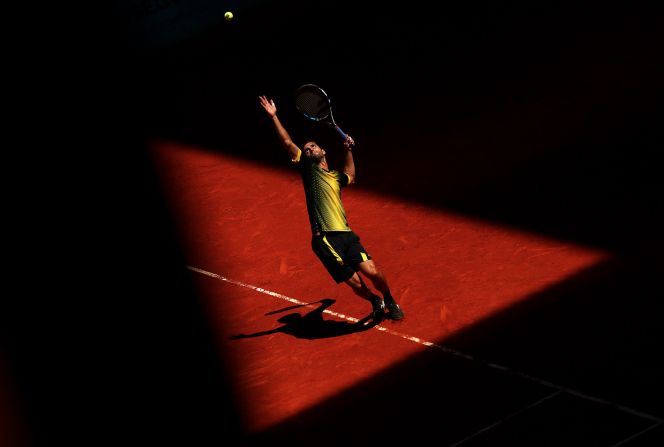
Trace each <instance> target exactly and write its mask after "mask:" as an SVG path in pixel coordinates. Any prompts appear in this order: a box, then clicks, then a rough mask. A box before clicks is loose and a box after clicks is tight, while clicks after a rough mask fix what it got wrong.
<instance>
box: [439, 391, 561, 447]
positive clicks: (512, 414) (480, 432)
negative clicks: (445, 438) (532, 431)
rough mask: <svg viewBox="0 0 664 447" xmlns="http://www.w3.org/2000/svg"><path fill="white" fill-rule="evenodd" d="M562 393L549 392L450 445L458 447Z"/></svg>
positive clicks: (450, 446)
mask: <svg viewBox="0 0 664 447" xmlns="http://www.w3.org/2000/svg"><path fill="white" fill-rule="evenodd" d="M560 393H562V391H560V390H558V391H554V392H553V393H551V394H549V395H547V396H544V397H543V398H541V399H539V400H537V401H535V402H533V403H532V404H529V405H526V406H525V407H523V408H521V409H519V410H517V411H515V412H514V413H511V414H508V415H507V416H505V417H504V418H502V419H500V420H498V421H496V422H494V423H493V424H489V425H487V426H486V427H484V428H482V429H481V430H478V431H476V432H475V433H473V434H472V435H470V436H466V437H465V438H463V439H462V440H460V441H457V442H455V443H454V444H450V445H449V447H457V446H459V445H461V444H463V443H464V442H466V441H468V440H469V439H472V438H474V437H476V436H478V435H481V434H482V433H484V432H486V431H489V430H491V429H492V428H495V427H497V426H499V425H500V424H502V423H503V422H506V421H508V420H510V419H512V418H513V417H515V416H518V415H520V414H521V413H523V412H524V411H528V410H530V409H531V408H534V407H536V406H537V405H539V404H541V403H542V402H544V401H547V400H549V399H551V398H554V397H556V396H557V395H559V394H560Z"/></svg>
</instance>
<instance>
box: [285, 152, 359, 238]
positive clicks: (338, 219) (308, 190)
mask: <svg viewBox="0 0 664 447" xmlns="http://www.w3.org/2000/svg"><path fill="white" fill-rule="evenodd" d="M301 155H302V151H299V152H298V154H297V156H296V157H295V159H293V162H294V163H297V164H299V166H300V172H301V174H302V183H303V184H304V193H305V196H306V199H307V211H308V213H309V222H310V223H311V231H312V233H314V234H315V233H320V232H327V231H351V229H350V227H349V226H348V222H347V220H346V211H345V210H344V206H343V204H342V203H341V188H343V187H345V186H346V185H348V182H349V180H350V179H349V177H348V175H346V174H345V173H343V172H339V171H326V170H325V169H323V168H321V167H320V166H319V165H318V164H316V163H315V162H313V161H312V160H310V159H308V158H306V157H304V158H302V157H301Z"/></svg>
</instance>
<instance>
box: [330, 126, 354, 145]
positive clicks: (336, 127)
mask: <svg viewBox="0 0 664 447" xmlns="http://www.w3.org/2000/svg"><path fill="white" fill-rule="evenodd" d="M334 130H336V131H337V132H338V133H339V135H341V138H342V139H343V140H344V141H346V139H347V138H348V135H347V134H346V133H344V131H343V130H341V128H340V127H339V126H334ZM352 146H355V145H354V144H353V145H352ZM352 146H351V147H352Z"/></svg>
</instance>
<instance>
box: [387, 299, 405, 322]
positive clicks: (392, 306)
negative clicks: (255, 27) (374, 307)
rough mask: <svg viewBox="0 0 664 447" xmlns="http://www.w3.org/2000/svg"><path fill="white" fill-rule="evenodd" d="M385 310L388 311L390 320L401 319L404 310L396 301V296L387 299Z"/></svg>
mask: <svg viewBox="0 0 664 447" xmlns="http://www.w3.org/2000/svg"><path fill="white" fill-rule="evenodd" d="M385 310H386V311H387V318H389V319H390V320H401V319H402V318H403V311H402V310H401V307H399V305H398V304H397V302H396V301H394V298H386V299H385Z"/></svg>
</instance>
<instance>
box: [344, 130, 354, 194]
mask: <svg viewBox="0 0 664 447" xmlns="http://www.w3.org/2000/svg"><path fill="white" fill-rule="evenodd" d="M353 147H355V141H354V140H353V138H352V137H351V136H350V135H346V140H345V141H344V152H345V153H344V174H346V175H347V176H348V184H351V183H355V161H354V160H353Z"/></svg>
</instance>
